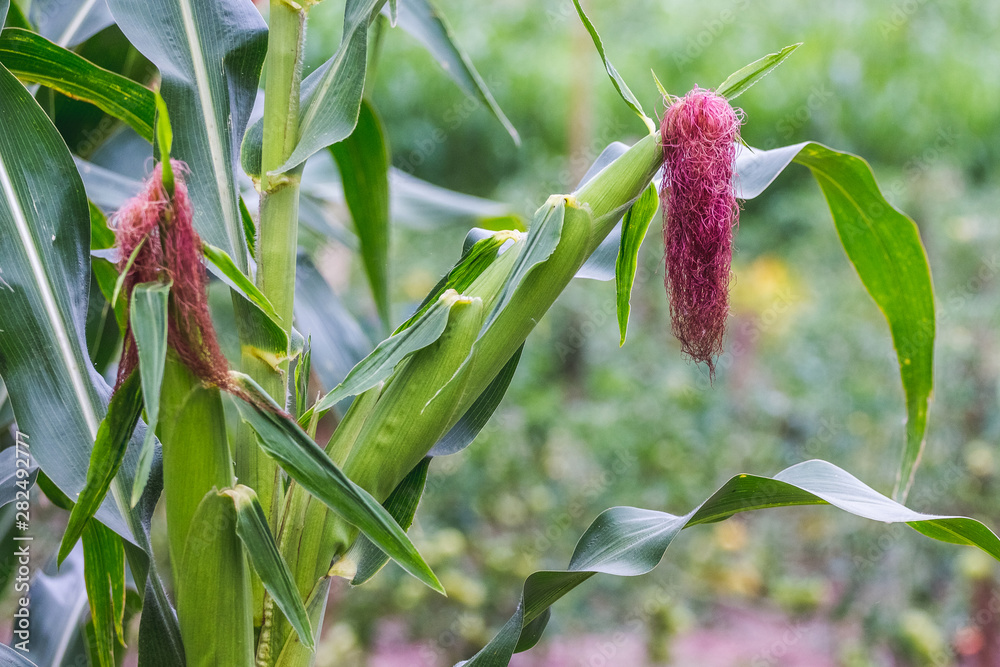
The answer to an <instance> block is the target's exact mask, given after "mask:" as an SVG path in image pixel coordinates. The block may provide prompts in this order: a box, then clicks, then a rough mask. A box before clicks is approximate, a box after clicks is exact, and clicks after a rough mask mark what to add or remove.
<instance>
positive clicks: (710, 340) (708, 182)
mask: <svg viewBox="0 0 1000 667" xmlns="http://www.w3.org/2000/svg"><path fill="white" fill-rule="evenodd" d="M740 122H741V121H740V117H739V116H738V115H737V113H736V111H735V110H734V109H733V108H732V107H731V106H730V105H729V102H727V101H726V100H725V98H723V97H720V96H718V95H716V94H714V93H712V92H710V91H707V90H702V89H700V88H695V89H694V90H692V91H691V92H690V93H688V94H687V95H686V96H685V97H683V98H681V99H679V100H677V101H676V102H675V103H674V104H672V105H671V106H670V107H669V108H667V110H666V112H664V114H663V120H662V122H661V124H660V133H661V137H662V139H661V140H662V142H663V143H662V145H663V167H664V178H663V186H662V191H661V195H662V197H663V198H664V200H665V201H666V206H665V207H664V209H663V211H664V213H663V243H664V247H665V248H666V275H665V278H664V282H665V285H666V288H667V295H668V296H669V298H670V319H671V325H672V329H673V333H674V336H676V337H677V339H678V340H679V341H680V343H681V349H682V350H683V351H684V352H685V353H686V354H687V355H689V356H690V357H691V358H692V359H694V360H695V361H701V362H704V363H706V364H707V365H708V368H709V373H711V374H712V375H714V374H715V357H716V356H717V355H718V354H720V353H721V352H722V339H723V336H724V334H725V330H726V318H727V317H728V315H729V280H730V263H731V262H732V256H733V251H732V243H733V227H735V226H736V225H738V224H739V213H740V208H739V204H738V202H737V201H736V192H735V190H734V188H733V167H734V163H735V160H736V142H737V141H738V140H739V136H740Z"/></svg>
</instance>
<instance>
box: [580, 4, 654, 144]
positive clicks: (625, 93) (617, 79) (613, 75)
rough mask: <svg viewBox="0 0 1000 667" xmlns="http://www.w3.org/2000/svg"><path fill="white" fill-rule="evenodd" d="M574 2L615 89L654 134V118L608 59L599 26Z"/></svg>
mask: <svg viewBox="0 0 1000 667" xmlns="http://www.w3.org/2000/svg"><path fill="white" fill-rule="evenodd" d="M573 4H574V5H576V13H577V14H579V15H580V20H581V21H583V25H584V27H585V28H587V32H588V33H590V38H591V39H592V40H594V47H595V48H596V49H597V53H598V54H599V55H600V56H601V61H602V62H603V63H604V69H605V70H606V71H607V73H608V77H609V78H610V79H611V83H612V84H614V86H615V90H617V91H618V94H619V95H620V96H621V98H622V100H623V101H624V102H625V104H627V105H628V107H629V109H631V110H632V111H634V112H635V114H636V115H637V116H639V118H640V119H642V122H643V123H645V124H646V127H647V128H648V129H649V132H650V133H651V134H652V133H654V132H656V125H655V124H654V123H653V121H652V119H651V118H650V117H649V116H647V115H646V112H645V111H643V110H642V104H641V103H640V102H639V100H638V99H636V97H635V95H633V94H632V91H631V90H630V89H629V87H628V84H627V83H625V79H623V78H622V76H621V74H619V73H618V70H617V69H615V66H614V65H612V64H611V61H610V60H608V55H607V53H605V52H604V42H602V41H601V36H600V35H599V34H598V33H597V28H595V27H594V24H593V23H592V22H591V20H590V18H589V17H588V16H587V14H586V12H584V11H583V7H581V6H580V0H573Z"/></svg>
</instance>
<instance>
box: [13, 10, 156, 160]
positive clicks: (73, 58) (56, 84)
mask: <svg viewBox="0 0 1000 667" xmlns="http://www.w3.org/2000/svg"><path fill="white" fill-rule="evenodd" d="M0 63H3V65H4V66H5V67H6V68H7V69H9V70H10V71H11V73H12V74H14V75H15V76H16V77H18V78H19V79H21V80H22V81H27V82H29V83H38V84H41V85H43V86H47V87H49V88H51V89H53V90H56V91H58V92H60V93H62V94H63V95H67V96H69V97H72V98H74V99H78V100H83V101H84V102H90V103H91V104H94V105H95V106H97V107H98V108H99V109H100V110H101V111H103V112H105V113H107V114H109V115H111V116H113V117H115V118H118V119H119V120H122V121H124V122H126V123H128V124H129V126H131V127H132V129H134V130H135V131H136V132H138V133H139V136H141V137H142V138H143V139H145V140H146V141H152V140H153V124H152V120H153V97H154V93H153V92H152V91H151V90H149V89H148V88H145V87H143V86H141V85H139V84H138V83H136V82H135V81H132V80H131V79H127V78H125V77H124V76H121V75H120V74H115V73H114V72H109V71H108V70H106V69H103V68H101V67H98V66H97V65H95V64H93V63H92V62H90V61H89V60H87V59H86V58H84V57H82V56H80V55H78V54H76V53H73V52H72V51H68V50H66V49H64V48H62V47H61V46H58V45H56V44H53V43H52V42H50V41H48V40H47V39H45V38H44V37H42V36H41V35H38V34H36V33H33V32H30V31H28V30H23V29H20V28H7V29H5V30H4V31H3V33H2V34H0Z"/></svg>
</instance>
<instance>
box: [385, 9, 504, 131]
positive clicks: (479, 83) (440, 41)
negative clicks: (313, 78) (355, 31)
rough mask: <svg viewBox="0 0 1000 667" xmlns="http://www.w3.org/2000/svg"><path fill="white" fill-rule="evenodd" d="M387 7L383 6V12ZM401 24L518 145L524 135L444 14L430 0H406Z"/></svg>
mask: <svg viewBox="0 0 1000 667" xmlns="http://www.w3.org/2000/svg"><path fill="white" fill-rule="evenodd" d="M384 12H385V9H383V13H384ZM399 27H400V28H402V29H403V30H405V31H406V32H408V33H410V34H411V35H413V37H414V38H415V39H416V40H417V41H418V42H420V43H421V44H423V46H424V48H425V49H427V51H428V53H430V54H431V55H432V56H434V59H435V60H437V61H438V63H439V64H440V65H441V68H442V69H443V70H444V71H445V72H446V73H447V74H448V76H450V77H451V78H452V80H453V81H454V82H455V83H456V84H458V87H459V88H461V89H462V90H463V91H464V92H465V94H466V95H468V96H469V97H472V98H474V99H476V100H479V102H481V103H482V104H485V105H486V107H487V108H488V109H489V110H490V112H491V113H492V114H493V115H494V116H495V117H496V119H497V120H498V121H500V124H501V125H503V127H504V129H505V130H507V134H509V135H510V137H511V139H513V140H514V143H515V144H516V145H518V146H519V145H521V137H520V136H519V135H518V133H517V130H516V129H514V126H513V124H511V122H510V120H508V119H507V116H506V115H505V114H504V112H503V110H501V109H500V105H499V104H497V101H496V99H494V97H493V94H492V93H491V92H490V90H489V88H488V87H487V85H486V82H485V81H483V77H481V76H480V75H479V72H478V71H476V67H475V66H474V65H473V64H472V59H471V58H469V56H468V54H467V53H466V52H465V51H464V50H463V49H462V47H460V46H459V45H458V42H457V41H456V40H455V36H454V35H453V34H452V32H451V28H450V27H449V26H448V22H447V21H445V18H444V16H443V15H442V14H441V12H439V11H438V9H437V7H435V6H434V5H433V4H431V2H430V0H406V1H405V2H403V3H402V4H401V5H400V7H399Z"/></svg>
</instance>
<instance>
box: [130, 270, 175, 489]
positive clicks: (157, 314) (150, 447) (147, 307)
mask: <svg viewBox="0 0 1000 667" xmlns="http://www.w3.org/2000/svg"><path fill="white" fill-rule="evenodd" d="M169 295H170V285H164V284H160V283H144V284H142V285H136V286H135V289H133V290H132V304H131V307H130V309H129V321H130V322H131V325H132V335H133V336H134V337H135V344H136V348H137V351H138V353H139V355H138V356H139V372H140V375H141V379H142V403H143V406H144V407H145V409H146V435H145V437H144V438H143V441H142V452H140V454H139V464H138V467H137V469H136V472H135V479H134V480H133V482H132V497H131V500H130V504H131V506H132V507H135V505H136V503H138V502H139V498H140V497H141V496H142V492H143V491H144V490H145V488H146V483H147V482H148V481H149V472H150V470H151V469H152V467H153V455H154V454H155V452H156V436H155V433H156V426H157V423H158V422H159V415H160V385H161V384H162V383H163V368H164V365H165V364H166V360H167V297H168V296H169Z"/></svg>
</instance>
